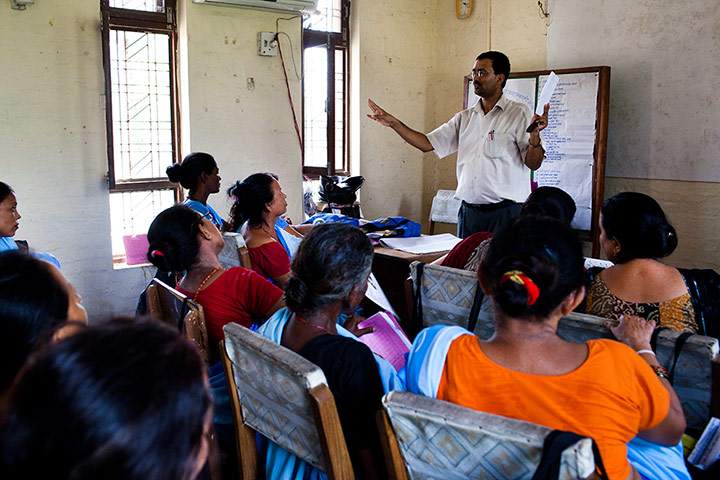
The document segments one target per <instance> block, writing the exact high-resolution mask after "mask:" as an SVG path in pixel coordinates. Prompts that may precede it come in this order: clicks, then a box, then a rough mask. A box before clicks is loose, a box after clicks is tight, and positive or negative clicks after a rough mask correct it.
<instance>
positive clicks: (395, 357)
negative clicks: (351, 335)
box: [359, 312, 412, 371]
mask: <svg viewBox="0 0 720 480" xmlns="http://www.w3.org/2000/svg"><path fill="white" fill-rule="evenodd" d="M359 327H360V328H367V327H375V331H374V332H372V333H366V334H365V335H362V336H361V337H359V338H360V340H361V341H362V342H363V343H364V344H365V345H367V346H368V347H369V348H370V350H372V351H373V352H375V353H376V354H378V355H380V356H381V357H382V358H384V359H385V360H387V361H388V362H390V364H391V365H392V366H393V367H395V370H397V371H400V369H401V368H402V367H404V366H405V362H406V361H407V359H406V358H405V354H406V353H407V352H409V351H410V347H411V345H412V344H411V343H410V340H408V337H407V335H405V332H403V330H402V328H400V325H399V324H398V322H397V320H396V319H395V316H394V315H393V314H392V313H390V312H379V313H376V314H375V315H373V316H372V317H369V318H368V319H366V320H365V321H364V322H362V323H360V325H359Z"/></svg>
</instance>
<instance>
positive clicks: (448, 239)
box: [380, 233, 461, 255]
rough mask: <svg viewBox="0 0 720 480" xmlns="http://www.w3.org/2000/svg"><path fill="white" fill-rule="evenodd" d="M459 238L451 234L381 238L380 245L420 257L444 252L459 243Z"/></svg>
mask: <svg viewBox="0 0 720 480" xmlns="http://www.w3.org/2000/svg"><path fill="white" fill-rule="evenodd" d="M460 240H461V239H460V238H458V237H456V236H455V235H453V234H452V233H443V234H440V235H426V236H423V237H410V238H383V239H382V240H380V243H381V244H382V245H383V246H385V247H388V248H392V249H394V250H402V251H403V252H408V253H414V254H415V255H422V254H425V253H435V252H445V251H448V250H452V248H453V247H454V246H455V245H457V244H458V243H460Z"/></svg>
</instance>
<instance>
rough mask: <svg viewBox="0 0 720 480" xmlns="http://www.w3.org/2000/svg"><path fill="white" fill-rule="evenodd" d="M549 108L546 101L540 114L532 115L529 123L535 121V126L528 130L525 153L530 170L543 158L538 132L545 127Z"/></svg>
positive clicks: (540, 162)
mask: <svg viewBox="0 0 720 480" xmlns="http://www.w3.org/2000/svg"><path fill="white" fill-rule="evenodd" d="M549 110H550V104H549V103H546V104H545V108H544V110H543V114H542V115H534V116H533V118H532V120H531V121H530V123H531V124H532V123H534V122H537V128H535V129H534V130H533V131H532V132H530V141H529V143H530V147H529V148H528V149H527V153H525V165H527V167H528V168H529V169H530V170H537V169H538V168H540V165H542V162H543V158H545V149H544V148H543V146H542V141H541V139H540V132H541V131H542V130H544V129H545V127H547V124H548V111H549Z"/></svg>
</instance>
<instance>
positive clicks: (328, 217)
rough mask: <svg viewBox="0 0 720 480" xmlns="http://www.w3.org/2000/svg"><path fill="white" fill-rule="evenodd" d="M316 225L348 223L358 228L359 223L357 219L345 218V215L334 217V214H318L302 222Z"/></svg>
mask: <svg viewBox="0 0 720 480" xmlns="http://www.w3.org/2000/svg"><path fill="white" fill-rule="evenodd" d="M306 223H311V224H313V225H317V224H319V223H349V224H350V225H354V226H356V227H359V226H360V221H359V220H358V219H357V218H351V217H346V216H345V215H336V214H334V213H318V214H315V215H313V216H312V217H310V218H308V219H307V220H305V221H304V222H303V225H305V224H306Z"/></svg>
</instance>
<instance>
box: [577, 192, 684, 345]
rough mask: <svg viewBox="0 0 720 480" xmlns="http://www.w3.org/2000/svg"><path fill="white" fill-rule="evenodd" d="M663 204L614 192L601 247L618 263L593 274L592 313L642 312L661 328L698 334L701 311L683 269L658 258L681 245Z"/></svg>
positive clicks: (605, 206)
mask: <svg viewBox="0 0 720 480" xmlns="http://www.w3.org/2000/svg"><path fill="white" fill-rule="evenodd" d="M677 242H678V240H677V234H676V233H675V229H674V228H673V227H672V225H670V224H669V223H668V221H667V219H666V218H665V213H664V212H663V210H662V208H660V205H658V203H657V202H656V201H655V200H654V199H652V198H651V197H649V196H647V195H644V194H642V193H636V192H624V193H619V194H617V195H614V196H612V197H610V198H608V199H607V200H605V203H604V204H603V206H602V211H601V213H600V245H601V246H602V248H603V250H604V251H605V255H606V256H607V257H608V259H609V260H610V261H612V262H613V263H614V264H615V265H613V266H612V267H610V268H608V269H606V270H603V271H601V272H600V273H599V274H594V273H595V271H591V273H590V278H591V280H590V285H589V287H588V294H587V300H586V308H585V311H586V313H590V314H592V315H597V316H600V317H605V318H610V319H614V320H617V319H618V318H619V317H620V316H621V315H637V316H640V317H643V318H645V319H648V320H654V321H655V322H657V325H658V326H662V327H668V328H671V329H673V330H678V331H685V332H693V333H695V332H697V331H698V328H697V323H696V322H695V310H694V308H693V302H692V299H691V298H690V294H689V293H688V289H687V286H686V285H685V281H684V279H683V276H682V275H681V274H680V272H679V271H678V270H677V269H676V268H673V267H670V266H667V265H663V264H662V263H660V262H659V261H657V260H656V259H658V258H663V257H666V256H668V255H670V254H671V253H672V252H673V251H674V250H675V247H677Z"/></svg>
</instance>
